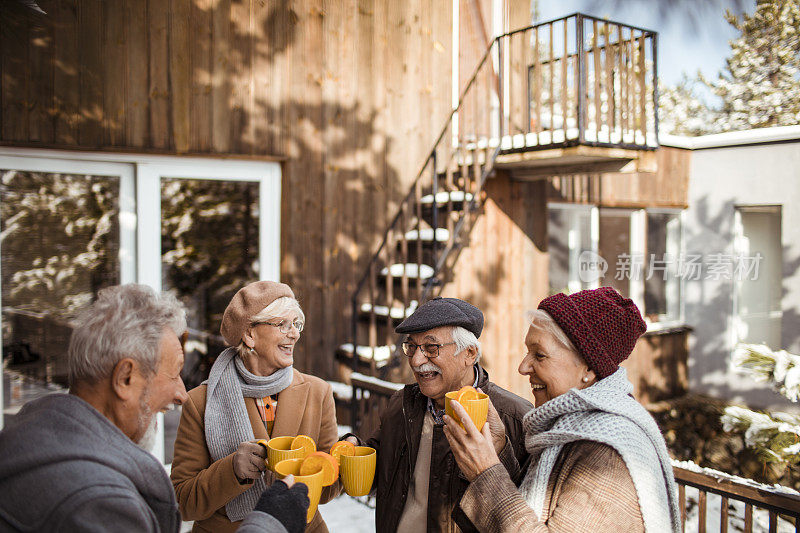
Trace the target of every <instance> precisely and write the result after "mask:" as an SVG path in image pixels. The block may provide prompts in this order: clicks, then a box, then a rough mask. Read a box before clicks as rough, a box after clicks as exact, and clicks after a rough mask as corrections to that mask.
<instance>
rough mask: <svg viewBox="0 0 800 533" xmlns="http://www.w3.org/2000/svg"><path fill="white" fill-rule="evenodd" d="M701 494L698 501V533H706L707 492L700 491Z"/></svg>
mask: <svg viewBox="0 0 800 533" xmlns="http://www.w3.org/2000/svg"><path fill="white" fill-rule="evenodd" d="M699 492H700V494H699V497H698V499H697V507H698V511H697V531H698V533H706V491H704V490H703V489H700V491H699Z"/></svg>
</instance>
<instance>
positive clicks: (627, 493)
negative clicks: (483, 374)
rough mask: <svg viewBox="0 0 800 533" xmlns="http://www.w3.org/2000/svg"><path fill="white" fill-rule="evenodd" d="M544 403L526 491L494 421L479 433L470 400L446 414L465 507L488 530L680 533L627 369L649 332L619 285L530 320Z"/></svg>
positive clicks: (652, 426)
mask: <svg viewBox="0 0 800 533" xmlns="http://www.w3.org/2000/svg"><path fill="white" fill-rule="evenodd" d="M528 318H529V320H530V327H529V328H528V333H527V335H526V337H525V346H526V348H527V353H526V354H525V356H524V358H523V359H522V362H521V363H520V365H519V372H520V374H522V375H524V376H528V378H529V380H530V383H531V389H532V394H533V397H534V400H535V401H534V404H535V405H536V407H535V408H534V409H533V410H531V411H530V412H529V413H528V414H527V415H526V416H525V419H524V420H523V428H524V429H525V446H526V448H527V449H528V452H529V453H530V454H531V461H530V464H529V466H528V470H527V473H526V474H525V477H524V479H523V480H522V482H521V484H520V486H519V489H517V488H516V486H515V485H514V482H512V480H511V479H510V478H509V477H508V474H507V473H506V471H505V469H504V468H503V467H502V465H501V464H500V461H499V460H498V459H497V454H496V453H495V450H494V447H493V446H492V441H491V437H490V427H489V426H490V424H491V422H492V421H491V420H490V421H489V423H487V424H485V425H484V427H483V432H482V433H481V432H479V431H478V430H477V429H476V428H475V425H474V424H472V423H471V421H470V420H469V417H468V415H467V414H466V412H464V411H463V409H462V408H461V406H460V405H458V404H456V405H454V409H455V411H456V413H457V414H458V415H459V416H460V418H461V420H464V421H465V427H466V431H464V430H462V429H461V428H460V427H459V426H458V425H457V424H454V421H453V420H452V419H450V418H449V417H445V421H446V428H445V433H446V435H447V437H448V440H449V441H450V447H451V449H452V450H453V455H454V456H455V459H456V462H457V463H458V465H459V467H460V468H461V471H462V473H463V474H464V475H465V476H466V477H467V479H469V480H470V486H469V488H468V489H467V490H466V492H465V493H464V496H463V497H462V499H461V503H460V507H461V510H463V511H464V513H465V514H466V515H467V517H468V518H469V519H470V520H471V521H472V523H473V524H474V525H475V526H476V527H477V528H478V530H480V531H489V532H496V531H497V532H500V531H514V532H517V531H542V532H545V531H564V532H566V531H569V532H579V531H586V532H591V533H601V532H605V531H613V532H614V533H618V532H622V531H636V532H640V531H648V532H651V531H653V532H665V531H680V512H679V510H678V503H677V494H676V490H675V480H674V478H673V474H672V466H671V464H670V460H669V456H668V454H667V449H666V445H665V444H664V439H663V437H662V436H661V432H660V431H659V429H658V426H657V425H656V423H655V421H654V420H653V418H652V417H651V416H650V415H649V414H648V413H647V411H646V410H645V409H644V408H643V407H642V406H641V405H640V404H639V403H638V402H637V401H636V400H635V399H634V398H633V395H632V392H633V385H631V383H630V381H628V378H627V375H626V373H625V369H624V368H621V367H620V366H619V364H620V363H621V362H622V361H624V360H625V359H627V358H628V356H629V355H630V354H631V352H632V351H633V347H634V345H635V344H636V339H637V338H639V336H640V335H641V334H642V333H644V332H645V330H646V329H647V328H646V326H645V323H644V321H643V320H642V317H641V314H640V313H639V310H638V309H637V308H636V305H635V304H634V303H633V302H632V301H631V300H629V299H627V298H623V297H622V296H620V294H619V293H618V292H617V291H616V290H614V289H612V288H610V287H602V288H600V289H594V290H587V291H581V292H577V293H575V294H572V295H566V294H555V295H553V296H550V297H548V298H545V299H544V300H542V302H541V303H540V304H539V308H538V309H537V310H536V311H532V312H530V313H529V316H528Z"/></svg>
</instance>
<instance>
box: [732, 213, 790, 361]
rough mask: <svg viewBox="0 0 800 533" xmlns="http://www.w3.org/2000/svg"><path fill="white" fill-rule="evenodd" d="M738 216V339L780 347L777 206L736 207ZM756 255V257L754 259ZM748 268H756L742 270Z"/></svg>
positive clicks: (779, 274) (779, 218) (779, 221)
mask: <svg viewBox="0 0 800 533" xmlns="http://www.w3.org/2000/svg"><path fill="white" fill-rule="evenodd" d="M739 214H740V216H741V223H742V226H741V231H742V235H741V237H740V239H741V243H740V245H739V247H740V250H739V251H740V252H741V254H742V255H743V257H742V258H741V259H740V260H739V261H740V262H739V263H737V266H740V267H741V268H742V269H743V270H742V272H738V271H737V272H735V273H734V274H735V277H736V281H737V283H736V286H737V292H738V294H737V303H738V306H737V307H738V318H739V321H740V324H741V327H740V328H739V338H740V340H742V341H745V342H749V343H759V342H763V343H766V344H767V345H768V346H770V347H771V348H773V349H777V348H779V347H781V346H780V345H781V320H782V313H781V290H782V283H783V276H782V273H781V271H782V267H783V252H782V248H781V209H780V207H778V206H775V207H754V208H739ZM758 257H760V260H759V259H757V258H758ZM748 267H757V270H750V272H746V269H747V268H748Z"/></svg>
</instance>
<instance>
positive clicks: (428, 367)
mask: <svg viewBox="0 0 800 533" xmlns="http://www.w3.org/2000/svg"><path fill="white" fill-rule="evenodd" d="M412 368H413V369H414V372H418V373H422V372H438V373H440V374H441V373H442V369H441V368H439V367H438V366H436V365H434V364H433V363H431V362H430V361H428V362H427V363H422V364H421V365H419V366H415V367H412Z"/></svg>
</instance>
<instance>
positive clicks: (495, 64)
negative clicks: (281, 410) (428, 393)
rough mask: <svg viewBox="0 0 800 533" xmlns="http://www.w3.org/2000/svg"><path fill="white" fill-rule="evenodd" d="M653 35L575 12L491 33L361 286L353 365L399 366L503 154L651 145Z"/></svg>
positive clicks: (354, 303) (354, 308)
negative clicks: (414, 312)
mask: <svg viewBox="0 0 800 533" xmlns="http://www.w3.org/2000/svg"><path fill="white" fill-rule="evenodd" d="M587 23H588V24H587ZM554 24H558V27H557V28H555V27H554V26H553V25H554ZM570 32H572V34H573V38H572V39H570V40H568V35H569V33H570ZM655 35H656V34H655V32H652V31H651V30H646V29H643V28H637V27H635V26H630V25H627V24H621V23H617V22H614V21H609V20H603V19H598V18H596V17H592V16H588V15H582V14H580V13H575V14H572V15H568V16H565V17H560V18H557V19H553V20H551V21H546V22H541V23H538V24H533V25H529V26H526V27H524V28H519V29H516V30H513V31H510V32H507V33H504V34H502V35H498V36H496V37H494V38H493V39H492V40H491V42H490V43H489V44H488V46H487V48H486V50H485V52H484V53H483V54H482V56H481V57H480V60H479V61H478V64H477V66H476V67H475V69H474V71H473V72H472V74H471V76H470V78H469V79H468V80H467V83H466V84H465V86H464V88H463V90H462V91H461V93H460V95H459V99H458V102H457V104H456V105H455V107H454V108H453V109H451V110H450V112H449V114H448V115H447V118H446V121H445V124H444V126H443V127H442V129H441V131H440V132H439V134H438V135H437V136H436V138H435V141H434V144H433V147H432V148H431V150H430V151H429V152H428V153H427V154H426V156H425V158H424V160H423V164H422V167H421V168H420V169H419V171H418V172H417V174H416V176H415V177H414V180H413V181H412V182H411V184H410V188H409V190H408V192H407V193H406V194H405V195H404V196H403V197H402V198H401V200H400V203H399V206H398V209H397V212H396V213H395V214H394V216H393V217H392V218H391V220H390V223H389V225H388V227H387V228H386V231H385V232H384V233H383V235H382V238H381V240H380V243H379V245H378V247H377V249H376V250H375V251H374V253H372V254H371V255H370V257H369V260H368V261H367V263H366V267H365V270H364V271H363V274H362V275H361V276H360V277H359V278H358V280H357V283H356V284H355V290H354V291H353V293H352V298H351V300H350V304H351V331H350V343H351V344H350V346H351V348H352V355H351V357H352V361H351V366H352V370H353V372H358V371H359V363H360V360H361V359H362V358H365V359H366V360H367V362H368V364H369V367H370V372H369V373H370V374H372V375H378V368H379V367H380V368H381V375H382V376H385V375H386V372H387V371H389V370H391V369H393V368H397V366H398V365H399V363H398V361H400V360H402V359H403V358H402V357H399V356H398V354H397V348H396V347H397V345H398V343H397V342H396V339H395V337H394V327H395V326H396V322H394V321H395V320H397V319H402V318H403V317H404V316H406V313H407V309H409V308H410V306H411V304H412V302H416V304H414V305H419V304H421V303H423V302H424V301H425V299H427V298H428V297H430V295H431V294H432V293H433V291H434V289H435V287H437V285H438V281H439V278H440V277H441V273H442V271H443V269H444V268H446V265H447V264H448V263H447V261H448V258H449V257H452V252H453V251H454V250H455V249H456V248H457V247H458V246H459V245H460V242H462V239H461V234H462V233H463V232H464V231H465V230H466V229H467V228H468V225H469V224H470V223H471V221H473V220H474V217H473V216H472V215H473V213H475V211H476V209H477V208H478V207H479V205H480V203H481V196H482V193H483V187H484V184H485V183H486V180H487V179H488V177H489V176H490V175H491V173H492V172H493V171H494V164H495V160H496V159H497V157H499V155H500V154H502V153H510V152H514V151H518V150H535V149H540V148H549V147H569V146H575V145H577V144H585V145H591V146H624V147H627V148H632V149H640V150H649V149H653V148H654V146H653V145H652V142H653V140H654V139H657V130H656V134H655V135H654V134H653V125H654V124H655V127H656V128H657V124H658V123H657V120H658V117H657V116H655V120H654V118H653V111H654V110H655V108H656V107H657V106H656V105H655V101H654V100H653V98H654V97H655V96H657V93H656V92H655V87H656V86H657V84H656V83H655V78H653V79H652V80H651V78H650V76H651V75H653V74H654V65H652V64H651V62H652V60H654V59H655V57H656V56H655V50H654V49H653V47H654V46H655ZM546 39H549V46H548V47H545V46H544V44H545V41H546ZM562 39H563V40H562ZM540 43H541V44H542V46H540ZM554 43H557V44H556V46H554ZM490 58H491V60H490ZM651 84H652V86H653V87H652V91H651V90H650V89H651ZM534 104H535V105H534ZM534 111H535V113H534ZM456 117H458V118H456ZM526 122H527V124H526ZM576 125H577V128H576ZM576 129H577V134H576V133H575V130H576ZM520 134H522V135H520ZM519 138H522V139H523V141H522V142H523V146H520V145H519ZM655 142H657V141H655ZM648 143H650V144H648ZM428 192H430V196H427V195H428ZM440 192H441V193H445V196H444V197H440V196H439V193H440ZM453 193H460V195H459V194H456V196H455V198H456V199H455V200H454V196H453ZM423 195H426V196H425V197H423ZM440 198H441V199H440ZM422 224H425V225H426V227H425V228H424V229H423V226H422ZM440 225H441V227H440ZM428 227H430V231H431V233H430V234H429V235H430V237H425V238H424V239H423V231H424V232H425V233H426V234H427V232H428V231H429V230H428ZM440 230H445V231H444V232H443V233H442V239H441V240H440V237H439V231H440ZM409 235H412V236H409ZM413 235H415V236H413ZM423 241H426V243H425V244H424V245H423ZM398 305H399V306H400V307H397V306H398ZM378 308H380V311H377V309H378ZM362 310H363V311H362ZM362 318H364V319H365V320H363V321H360V320H361V319H362ZM366 319H368V320H366ZM362 344H363V346H361V347H360V348H359V346H360V345H362ZM392 345H394V346H395V348H390V347H391V346H392ZM378 348H380V351H378ZM347 349H348V350H349V349H350V348H347ZM364 350H366V352H365V351H364ZM392 350H394V351H393V353H391V351H392ZM387 351H388V352H390V353H388V357H389V358H388V362H386V361H385V358H386V356H387ZM359 354H361V355H359ZM378 355H380V356H381V357H382V359H381V362H380V364H378V363H376V359H377V356H378ZM381 365H383V366H381ZM354 389H355V387H354ZM354 392H355V390H354ZM356 417H357V411H356V409H355V408H354V409H353V420H354V421H355V420H356ZM354 423H355V422H354Z"/></svg>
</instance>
